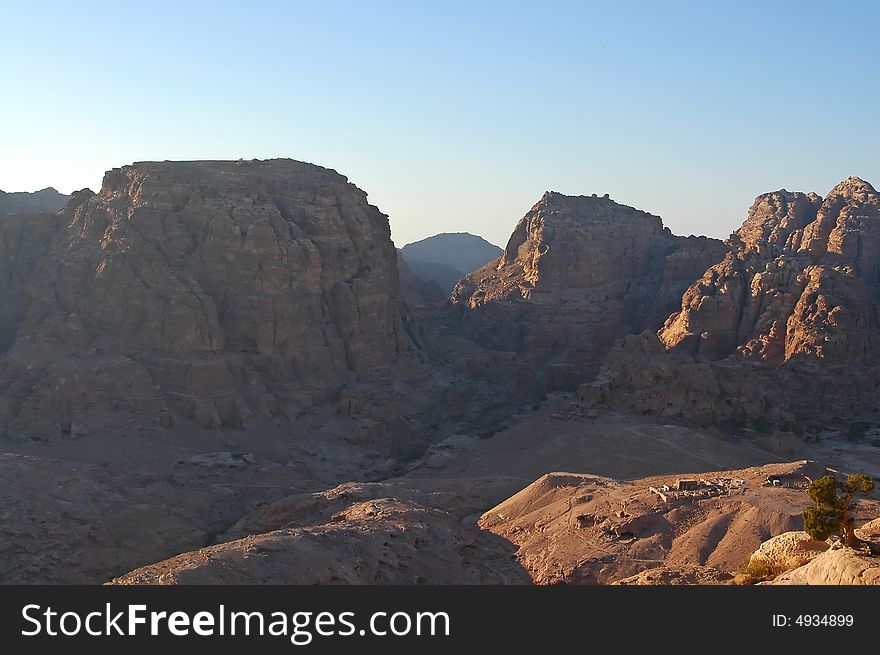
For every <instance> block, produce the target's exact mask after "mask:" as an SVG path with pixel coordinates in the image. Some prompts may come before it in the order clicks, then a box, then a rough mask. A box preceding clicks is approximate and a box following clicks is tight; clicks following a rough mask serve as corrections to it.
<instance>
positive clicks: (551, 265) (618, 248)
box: [452, 192, 726, 387]
mask: <svg viewBox="0 0 880 655" xmlns="http://www.w3.org/2000/svg"><path fill="white" fill-rule="evenodd" d="M725 250H726V247H725V246H724V244H723V243H722V242H720V241H717V240H715V239H709V238H706V237H679V236H675V235H673V234H672V233H671V232H670V231H669V230H668V228H664V227H663V224H662V222H661V220H660V218H659V217H658V216H654V215H652V214H649V213H647V212H643V211H640V210H637V209H633V208H632V207H627V206H625V205H620V204H618V203H616V202H614V201H613V200H611V199H609V198H608V197H607V195H606V196H604V197H597V196H595V195H594V196H576V197H572V196H565V195H562V194H559V193H552V192H548V193H546V194H544V196H543V197H542V198H541V200H540V201H539V202H538V203H537V204H536V205H535V206H534V207H532V209H531V210H530V211H529V212H528V213H527V214H526V215H525V216H524V217H523V218H522V219H521V220H520V221H519V223H518V224H517V226H516V228H515V230H514V231H513V234H512V235H511V237H510V241H509V242H508V244H507V247H506V248H505V250H504V253H503V255H502V256H501V257H500V258H499V259H498V260H495V261H492V262H490V263H489V264H488V265H486V266H485V267H483V268H482V269H480V270H478V271H475V272H473V273H471V274H470V275H468V276H466V277H465V278H464V279H462V280H461V281H460V282H459V283H458V285H457V286H456V288H455V290H454V291H453V294H452V302H453V304H455V305H457V306H459V307H460V308H461V312H462V320H463V323H464V325H465V328H464V329H465V331H466V333H467V334H468V335H469V336H471V337H473V338H474V339H475V340H477V341H478V342H479V343H482V344H484V345H486V346H488V347H491V348H496V349H500V350H511V351H515V352H518V353H521V354H522V355H524V356H526V357H527V358H529V359H531V360H532V361H533V362H536V363H539V365H540V366H543V367H547V366H549V367H553V368H555V371H554V375H555V377H556V379H555V381H553V380H551V382H550V384H551V386H561V387H566V386H571V385H572V383H573V382H574V381H575V380H576V379H578V378H583V376H584V375H585V374H587V373H588V372H591V371H592V372H595V369H596V368H597V367H598V364H599V363H601V361H602V358H603V357H604V355H605V353H606V352H607V351H608V348H609V347H610V346H611V344H612V343H613V342H614V341H615V340H616V339H617V338H619V337H620V335H621V334H626V333H628V332H633V331H639V330H641V329H644V328H647V327H657V326H659V325H660V324H662V321H663V319H664V318H665V317H666V316H667V315H668V314H669V312H670V311H671V310H672V309H673V308H674V307H675V305H676V303H677V302H678V299H679V298H680V296H681V293H682V292H683V291H684V289H685V288H687V286H688V285H689V284H690V283H691V281H692V280H693V279H694V277H695V276H696V275H699V274H700V272H702V271H703V270H705V267H706V266H707V265H708V264H709V263H711V262H713V261H716V260H717V259H720V258H721V257H722V256H723V254H724V252H725Z"/></svg>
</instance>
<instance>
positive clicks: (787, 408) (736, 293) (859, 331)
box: [581, 178, 880, 425]
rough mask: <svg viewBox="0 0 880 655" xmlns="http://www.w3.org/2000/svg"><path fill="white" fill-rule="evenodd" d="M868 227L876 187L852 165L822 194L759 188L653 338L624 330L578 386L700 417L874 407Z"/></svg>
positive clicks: (879, 231) (803, 418)
mask: <svg viewBox="0 0 880 655" xmlns="http://www.w3.org/2000/svg"><path fill="white" fill-rule="evenodd" d="M878 226H880V196H878V194H877V193H876V191H874V189H873V188H872V187H871V185H869V184H868V183H867V182H864V181H862V180H859V179H858V178H849V179H847V180H845V181H844V182H842V183H840V184H839V185H837V186H836V187H835V188H834V189H833V190H832V191H831V193H830V194H829V195H828V196H827V197H826V198H825V199H824V200H823V199H822V198H820V197H819V196H817V195H816V194H813V193H810V194H804V193H790V192H788V191H784V190H783V191H777V192H774V193H768V194H764V195H762V196H759V197H758V198H757V199H756V200H755V203H754V204H753V205H752V208H751V209H750V210H749V216H748V219H747V220H746V222H745V223H744V224H743V226H742V227H741V228H740V229H739V230H738V231H737V232H736V233H735V234H734V235H732V237H731V239H730V241H729V243H730V245H731V248H732V250H731V251H730V252H729V253H727V254H726V255H725V256H724V258H723V259H722V260H721V261H720V262H719V263H716V264H714V265H713V266H711V267H709V268H708V270H707V271H706V272H705V274H704V275H703V276H702V278H701V279H700V280H699V281H698V282H696V283H694V284H693V285H691V286H690V288H688V290H687V291H686V292H685V293H684V295H683V299H682V304H681V309H680V310H679V311H678V312H676V313H674V314H672V315H671V316H670V317H669V318H668V319H667V321H666V323H665V324H664V326H663V328H662V329H661V330H660V331H659V332H658V335H659V340H658V339H655V338H654V337H653V336H652V335H651V334H647V333H646V334H643V335H641V336H640V337H639V338H635V337H627V338H626V339H625V340H623V341H622V342H620V343H619V344H618V346H617V347H615V348H614V349H612V350H611V351H610V352H609V355H608V357H607V358H606V360H605V362H604V364H603V367H602V370H601V372H600V374H599V376H598V377H597V378H596V380H595V381H594V382H592V383H589V384H586V385H584V386H583V387H582V388H581V396H582V398H584V399H585V400H588V401H589V402H600V403H605V404H607V405H609V406H614V407H620V408H625V409H627V410H628V411H643V412H648V413H658V414H663V415H666V416H671V417H679V418H685V419H687V420H691V421H695V422H697V423H700V424H709V423H714V422H720V421H728V420H731V419H732V420H735V421H740V422H741V421H752V420H757V421H761V422H764V421H769V422H770V423H773V424H776V425H784V424H789V425H791V424H792V423H800V424H803V423H816V422H822V421H832V420H834V421H838V422H840V421H842V420H848V421H853V420H860V419H863V420H871V419H872V418H873V414H874V411H875V408H876V406H877V403H878V402H880V378H878V376H877V374H876V370H877V367H876V365H875V362H876V360H877V355H878V353H877V345H878V343H880V341H878V338H880V332H878V323H877V316H878V314H877V306H878V301H880V286H878V285H880V282H878V280H880V278H878V270H880V269H878V264H877V260H876V254H877V253H878V251H880V227H878ZM666 350H669V351H670V352H669V353H668V354H667V353H666V352H665V351H666Z"/></svg>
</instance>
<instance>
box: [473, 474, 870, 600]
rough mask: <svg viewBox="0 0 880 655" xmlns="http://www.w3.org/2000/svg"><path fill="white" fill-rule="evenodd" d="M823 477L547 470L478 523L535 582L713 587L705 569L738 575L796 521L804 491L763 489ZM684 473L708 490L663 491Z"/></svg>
mask: <svg viewBox="0 0 880 655" xmlns="http://www.w3.org/2000/svg"><path fill="white" fill-rule="evenodd" d="M824 471H825V469H824V467H822V466H820V465H819V464H817V463H816V462H807V461H799V462H792V463H788V464H770V465H767V466H761V467H755V468H748V469H741V470H735V471H718V472H713V473H701V474H699V475H695V476H684V475H679V476H657V477H651V478H645V479H640V480H633V481H619V480H614V479H609V478H603V477H599V476H595V475H585V474H578V473H550V474H547V475H545V476H543V477H541V478H539V479H538V480H536V481H535V482H533V483H532V484H531V485H529V486H528V487H526V488H525V489H523V490H522V491H520V492H519V493H517V494H515V495H514V496H511V497H510V498H508V499H507V500H505V501H504V502H502V503H500V504H498V505H497V506H495V507H494V508H492V509H491V510H489V511H488V512H486V513H485V514H483V516H482V517H481V518H480V526H481V527H482V528H483V529H484V530H489V531H491V532H492V533H494V534H497V535H499V536H503V537H505V538H507V539H509V540H510V541H512V542H513V543H515V544H516V545H518V546H519V551H518V552H517V559H519V561H520V562H521V563H522V565H523V567H525V569H526V570H527V571H528V572H529V574H530V575H531V576H532V579H533V580H534V581H535V582H536V583H538V584H561V583H565V584H572V583H573V584H609V583H613V582H616V581H618V580H624V579H627V578H629V580H626V583H627V584H644V583H653V582H649V581H650V580H652V579H653V580H654V581H655V582H656V583H658V584H674V583H676V579H677V581H678V582H684V583H688V581H693V582H696V583H702V582H707V583H711V584H715V583H717V582H719V581H722V579H721V577H720V576H718V575H711V574H710V572H709V571H708V570H706V568H705V567H709V569H718V570H720V571H726V572H734V571H739V570H742V569H744V568H745V567H746V565H747V563H748V561H749V557H750V555H751V554H752V553H753V552H754V551H755V550H756V549H757V548H758V547H759V546H760V544H761V543H762V542H763V541H764V540H766V538H767V536H769V535H774V534H780V533H783V532H788V531H791V530H794V529H796V528H797V527H800V526H801V525H802V517H801V514H802V512H803V510H804V508H805V507H806V506H807V505H808V504H809V499H808V497H807V494H806V492H805V491H804V490H803V489H800V490H798V489H787V488H783V487H773V486H767V485H763V484H762V483H763V482H764V481H765V480H766V479H767V478H768V477H769V476H800V477H802V476H805V475H806V476H808V477H810V478H813V479H815V477H816V476H819V475H821V474H822V473H824ZM683 477H688V478H693V479H694V481H699V480H705V481H707V482H708V485H706V486H705V487H704V488H706V489H708V488H709V486H710V485H715V487H714V490H712V491H711V492H710V491H705V492H702V495H701V492H694V493H691V494H687V493H685V494H682V495H678V496H676V495H674V493H671V492H669V490H670V489H671V490H674V489H676V487H677V484H678V479H679V478H683ZM664 487H665V489H666V491H665V492H664V491H663V489H664ZM657 490H660V492H661V493H662V495H661V493H658V491H657ZM873 507H874V508H876V502H875V503H874V504H873ZM691 567H700V570H694V569H693V568H691ZM651 570H654V571H655V573H654V574H650V573H647V574H644V575H642V573H643V572H645V571H651ZM675 571H677V573H675ZM632 576H639V577H635V578H633V577H632ZM640 580H641V582H640Z"/></svg>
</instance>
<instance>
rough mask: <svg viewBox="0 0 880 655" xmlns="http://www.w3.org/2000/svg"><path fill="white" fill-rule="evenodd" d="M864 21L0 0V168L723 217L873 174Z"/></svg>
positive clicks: (439, 6) (475, 7)
mask: <svg viewBox="0 0 880 655" xmlns="http://www.w3.org/2000/svg"><path fill="white" fill-rule="evenodd" d="M878 24H880V1H877V0H865V1H863V2H841V3H837V2H830V1H829V2H767V1H764V2H754V3H751V2H731V1H725V2H709V1H706V2H697V1H696V0H693V1H690V2H674V1H665V2H644V3H643V2H627V3H621V2H584V1H581V2H546V1H542V2H515V1H508V2H477V1H476V0H474V1H472V2H422V1H419V0H410V1H409V2H370V1H368V0H361V1H359V2H333V1H330V0H323V1H310V2H297V1H290V2H284V1H282V0H276V1H275V2H264V1H255V0H251V1H248V2H244V1H242V2H225V1H218V0H214V1H212V2H193V1H183V0H177V1H176V2H165V1H162V0H151V1H150V2H120V1H119V0H115V1H114V2H88V1H86V0H83V1H80V2H63V3H62V2H57V3H53V2H37V1H34V0H32V1H30V2H24V1H22V2H9V1H7V0H3V2H2V4H0V73H2V76H0V84H2V89H3V94H2V100H0V188H2V189H4V190H7V191H15V190H34V189H38V188H41V187H45V186H49V185H54V186H56V187H58V188H59V189H61V190H62V191H65V192H68V191H71V190H72V189H75V188H82V187H86V186H88V187H91V188H97V187H98V186H99V184H100V180H101V176H102V173H103V171H104V170H106V169H108V168H112V167H114V166H119V165H122V164H126V163H130V162H132V161H137V160H147V159H202V158H223V159H238V158H240V157H244V158H251V157H257V158H269V157H293V158H295V159H300V160H304V161H310V162H314V163H318V164H321V165H324V166H328V167H331V168H335V169H336V170H338V171H339V172H341V173H343V174H345V175H347V176H348V177H349V178H350V179H351V180H352V181H353V182H354V183H355V184H357V185H358V186H360V187H361V188H363V189H364V190H365V191H367V193H368V194H369V196H370V200H371V202H373V203H374V204H377V205H378V206H379V207H380V208H381V209H382V210H383V211H384V212H385V213H387V214H389V215H390V218H391V225H392V230H393V238H394V240H395V242H396V243H397V244H398V245H403V244H404V243H407V242H409V241H413V240H416V239H418V238H421V237H424V236H427V235H430V234H434V233H436V232H441V231H460V230H466V231H470V232H476V233H479V234H482V235H483V236H485V237H487V238H488V239H489V240H491V241H494V242H496V243H500V244H501V245H503V244H504V243H505V242H506V240H507V238H508V236H509V234H510V232H511V230H512V229H513V226H514V224H515V222H516V220H517V219H518V218H519V217H520V216H521V215H522V214H524V213H525V212H526V211H527V210H528V209H529V207H530V206H531V205H532V204H534V202H536V201H537V199H538V198H539V197H540V196H541V194H542V193H543V192H544V191H545V190H548V189H551V190H556V191H561V192H563V193H568V194H590V193H598V194H603V193H610V194H611V197H612V198H614V199H615V200H618V201H619V202H623V203H626V204H629V205H634V206H636V207H639V208H641V209H645V210H648V211H651V212H653V213H656V214H660V215H661V216H662V217H663V219H664V222H665V223H666V224H667V225H669V226H670V227H671V228H672V230H673V231H674V232H677V233H684V234H689V233H701V234H710V235H714V236H726V235H727V234H728V233H729V232H730V231H731V230H732V229H734V228H735V227H737V226H738V225H739V224H740V222H741V221H742V219H743V218H744V216H745V212H746V210H747V208H748V206H749V205H750V204H751V202H752V200H753V198H754V196H755V195H757V194H758V193H761V192H763V191H768V190H773V189H778V188H781V187H785V188H788V189H790V190H795V189H797V190H805V191H806V190H812V191H816V192H817V193H820V194H825V193H827V191H828V190H829V189H830V188H831V187H832V186H833V185H834V184H835V183H836V182H838V181H840V180H841V179H843V178H845V177H847V176H848V175H859V176H861V177H864V178H866V179H868V180H869V181H871V182H872V183H874V184H875V185H880V137H878V134H880V132H878V116H880V47H878V32H877V26H878Z"/></svg>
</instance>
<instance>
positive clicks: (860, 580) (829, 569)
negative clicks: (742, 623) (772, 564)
mask: <svg viewBox="0 0 880 655" xmlns="http://www.w3.org/2000/svg"><path fill="white" fill-rule="evenodd" d="M770 584H774V585H876V584H880V558H877V557H869V556H867V555H865V554H863V553H859V552H857V551H855V550H852V549H851V548H833V549H830V550H827V551H826V552H824V553H823V554H821V555H819V556H818V557H816V558H815V559H813V560H812V561H811V562H810V563H809V564H806V565H804V566H801V567H799V568H796V569H794V570H792V571H789V572H788V573H783V574H782V575H780V576H779V577H777V578H775V579H774V580H773V581H772V582H770Z"/></svg>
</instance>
